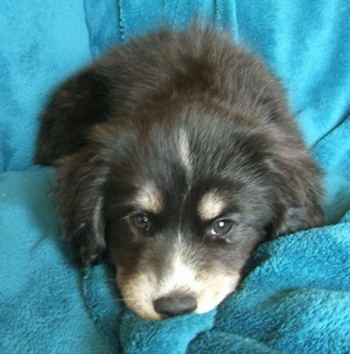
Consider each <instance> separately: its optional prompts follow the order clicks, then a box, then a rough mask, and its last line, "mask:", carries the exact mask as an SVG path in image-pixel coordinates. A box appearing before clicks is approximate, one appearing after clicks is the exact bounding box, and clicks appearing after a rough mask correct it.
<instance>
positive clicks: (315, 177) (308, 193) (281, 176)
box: [268, 146, 323, 236]
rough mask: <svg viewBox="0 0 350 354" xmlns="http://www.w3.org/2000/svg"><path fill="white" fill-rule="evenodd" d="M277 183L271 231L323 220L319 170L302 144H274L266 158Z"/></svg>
mask: <svg viewBox="0 0 350 354" xmlns="http://www.w3.org/2000/svg"><path fill="white" fill-rule="evenodd" d="M268 165H269V168H270V171H271V172H272V178H273V180H274V182H275V186H276V193H277V195H276V197H277V206H276V207H277V214H278V218H277V220H276V224H275V225H274V230H273V235H274V236H279V235H283V234H288V233H293V232H296V231H298V230H304V229H308V228H311V227H315V226H319V225H320V224H322V222H323V211H322V208H321V206H320V200H321V197H322V190H321V187H320V186H321V181H320V180H321V178H320V171H319V168H318V166H317V165H316V163H315V162H314V161H313V160H312V158H311V157H310V156H309V155H308V153H307V152H306V150H304V148H303V147H302V146H299V147H297V148H294V149H293V148H291V147H287V146H277V147H275V152H274V155H273V156H271V159H269V162H268Z"/></svg>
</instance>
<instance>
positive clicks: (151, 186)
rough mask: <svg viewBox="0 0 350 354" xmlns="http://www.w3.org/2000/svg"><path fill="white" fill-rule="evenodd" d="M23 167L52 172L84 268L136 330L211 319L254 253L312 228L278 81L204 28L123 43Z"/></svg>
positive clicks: (66, 87) (302, 159) (315, 221)
mask: <svg viewBox="0 0 350 354" xmlns="http://www.w3.org/2000/svg"><path fill="white" fill-rule="evenodd" d="M36 160H37V162H38V163H41V164H54V165H56V166H57V199H58V204H59V212H60V215H61V217H62V221H63V230H64V235H65V238H66V239H68V240H70V241H71V243H72V244H73V245H74V246H75V247H76V248H77V249H78V251H79V254H80V257H81V260H82V262H83V264H84V265H86V266H87V265H91V264H94V263H96V262H98V261H100V260H101V258H102V255H103V254H105V253H106V255H107V257H108V259H109V261H110V262H111V263H112V264H113V265H114V266H115V268H116V280H117V283H118V285H119V287H120V289H121V291H122V294H123V296H124V299H125V302H126V304H127V305H128V306H129V307H130V308H131V309H132V310H133V311H134V312H136V313H137V314H138V315H140V316H141V317H143V318H147V319H162V318H167V317H169V316H175V315H180V314H185V313H191V312H195V313H203V312H206V311H209V310H211V309H213V308H214V307H215V306H217V305H218V304H219V303H220V302H221V301H222V300H223V299H224V298H225V297H227V295H229V294H231V293H232V292H233V291H234V290H235V288H236V287H237V284H238V283H239V281H240V278H241V275H242V268H243V267H244V265H245V263H246V261H247V260H248V258H249V256H250V255H251V253H252V251H253V250H254V249H255V248H256V247H257V245H258V244H260V243H261V242H263V241H266V240H268V239H271V238H273V237H276V236H279V235H283V234H288V233H292V232H295V231H298V230H302V229H306V228H310V227H313V226H316V225H320V224H321V223H322V210H321V208H320V198H321V194H322V193H321V188H320V173H319V169H318V167H317V165H316V164H315V162H314V161H313V159H312V158H311V157H310V155H309V153H308V151H307V149H306V147H305V145H304V143H303V141H302V137H301V134H300V133H299V131H298V128H297V126H296V123H295V121H294V120H293V117H292V116H291V114H290V112H289V110H288V107H287V104H286V101H285V98H284V94H283V91H282V89H281V87H280V85H279V83H278V82H277V80H276V79H275V78H274V77H273V76H272V75H271V74H270V73H269V72H268V70H267V69H266V68H265V67H264V66H263V65H262V64H261V63H260V62H259V61H258V60H256V59H254V58H252V57H251V56H250V55H249V54H247V53H246V52H245V51H243V50H241V49H239V48H237V47H236V46H235V45H233V44H232V43H231V41H230V39H229V38H228V36H226V35H225V34H222V33H217V32H216V31H215V30H213V29H211V28H207V27H205V28H203V27H200V26H197V25H195V26H192V27H191V28H190V29H187V30H185V31H182V32H175V31H172V30H162V31H158V32H155V33H153V34H149V35H147V36H145V37H142V38H139V39H136V40H133V41H130V42H129V43H127V44H124V45H121V46H120V47H118V48H116V49H115V50H113V51H111V52H110V53H108V54H106V55H105V56H103V57H102V58H101V59H99V60H97V61H95V62H94V63H92V64H91V65H90V66H89V67H87V68H86V69H84V70H82V71H81V72H80V73H78V74H77V75H75V76H73V77H72V78H71V79H69V80H68V81H67V82H66V83H64V84H63V85H62V86H61V87H60V88H58V90H57V91H56V92H55V93H54V95H53V97H52V99H51V101H50V102H49V104H48V107H47V109H46V111H45V112H44V114H43V116H42V125H41V130H40V132H39V140H38V150H37V156H36Z"/></svg>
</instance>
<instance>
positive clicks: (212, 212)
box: [197, 191, 225, 220]
mask: <svg viewBox="0 0 350 354" xmlns="http://www.w3.org/2000/svg"><path fill="white" fill-rule="evenodd" d="M224 208H225V202H224V200H223V199H222V198H220V195H219V194H218V193H217V192H216V191H210V192H207V193H206V194H204V196H203V197H202V199H201V200H200V201H199V204H198V207H197V212H198V215H199V216H200V218H201V219H202V220H212V219H215V218H216V217H218V216H219V215H220V214H221V213H222V212H223V210H224Z"/></svg>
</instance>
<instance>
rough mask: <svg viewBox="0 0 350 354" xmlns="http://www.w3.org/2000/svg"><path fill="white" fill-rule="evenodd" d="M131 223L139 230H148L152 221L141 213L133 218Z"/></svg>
mask: <svg viewBox="0 0 350 354" xmlns="http://www.w3.org/2000/svg"><path fill="white" fill-rule="evenodd" d="M131 222H132V224H133V225H134V226H135V227H136V228H138V229H139V230H148V229H149V226H150V223H151V219H150V217H149V216H148V215H147V214H143V213H139V214H135V215H133V216H131Z"/></svg>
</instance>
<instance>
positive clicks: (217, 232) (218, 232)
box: [210, 219, 233, 237]
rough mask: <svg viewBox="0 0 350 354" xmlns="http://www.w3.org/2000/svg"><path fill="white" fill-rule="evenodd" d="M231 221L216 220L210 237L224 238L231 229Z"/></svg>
mask: <svg viewBox="0 0 350 354" xmlns="http://www.w3.org/2000/svg"><path fill="white" fill-rule="evenodd" d="M232 225H233V221H231V220H223V219H221V220H216V221H215V222H214V223H213V225H212V229H211V231H210V234H211V235H212V236H219V237H220V236H225V235H226V234H227V233H228V232H229V231H230V230H231V228H232Z"/></svg>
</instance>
